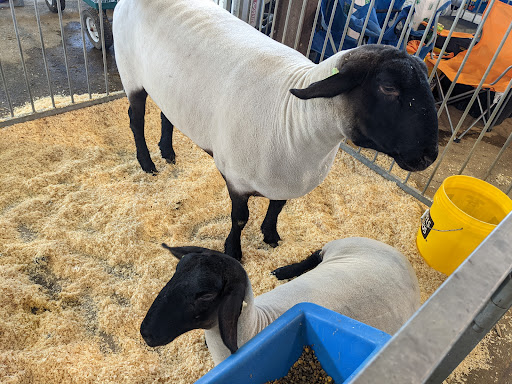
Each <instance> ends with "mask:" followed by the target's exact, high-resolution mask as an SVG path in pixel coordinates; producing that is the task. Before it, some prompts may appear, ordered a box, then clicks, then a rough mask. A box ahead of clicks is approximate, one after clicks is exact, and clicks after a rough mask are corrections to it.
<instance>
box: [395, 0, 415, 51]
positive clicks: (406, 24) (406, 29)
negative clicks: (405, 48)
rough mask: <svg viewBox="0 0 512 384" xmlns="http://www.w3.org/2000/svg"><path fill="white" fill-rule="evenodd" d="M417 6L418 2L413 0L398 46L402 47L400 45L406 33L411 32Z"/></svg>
mask: <svg viewBox="0 0 512 384" xmlns="http://www.w3.org/2000/svg"><path fill="white" fill-rule="evenodd" d="M415 6H416V2H415V1H413V2H412V4H411V8H410V9H409V13H408V14H407V19H405V23H404V26H403V28H402V33H400V39H398V44H397V45H396V47H397V48H399V49H400V45H401V44H402V40H403V39H404V36H405V33H406V32H407V34H409V31H410V28H412V27H411V26H410V25H409V24H410V23H411V17H412V14H413V12H414V7H415Z"/></svg>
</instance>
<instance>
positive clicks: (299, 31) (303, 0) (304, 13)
mask: <svg viewBox="0 0 512 384" xmlns="http://www.w3.org/2000/svg"><path fill="white" fill-rule="evenodd" d="M263 2H264V1H263ZM307 2H308V0H302V10H301V11H300V17H299V25H298V26H297V33H296V34H295V44H293V49H295V50H297V47H298V46H299V41H300V35H301V32H302V25H303V24H304V16H305V15H306V5H307Z"/></svg>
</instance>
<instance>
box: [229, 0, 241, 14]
mask: <svg viewBox="0 0 512 384" xmlns="http://www.w3.org/2000/svg"><path fill="white" fill-rule="evenodd" d="M231 14H232V15H234V16H236V17H239V15H240V0H233V2H232V3H231Z"/></svg>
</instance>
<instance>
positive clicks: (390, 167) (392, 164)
mask: <svg viewBox="0 0 512 384" xmlns="http://www.w3.org/2000/svg"><path fill="white" fill-rule="evenodd" d="M394 165H395V160H393V161H392V162H391V165H390V166H389V169H388V173H391V170H392V169H393V166H394Z"/></svg>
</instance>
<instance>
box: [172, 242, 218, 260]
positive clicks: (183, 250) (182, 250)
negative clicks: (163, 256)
mask: <svg viewBox="0 0 512 384" xmlns="http://www.w3.org/2000/svg"><path fill="white" fill-rule="evenodd" d="M162 247H164V248H165V249H167V250H168V251H169V252H171V253H172V254H173V255H174V256H176V258H177V259H178V260H181V258H182V257H183V256H185V255H188V254H189V253H206V252H212V251H211V250H209V249H208V248H202V247H193V246H187V247H169V246H168V245H167V244H165V243H162ZM213 252H214V251H213Z"/></svg>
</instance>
